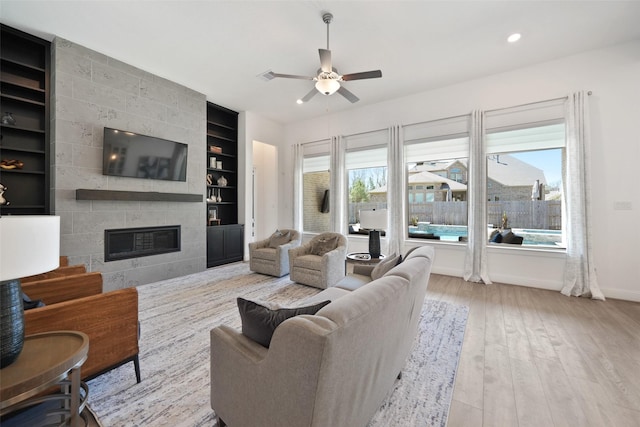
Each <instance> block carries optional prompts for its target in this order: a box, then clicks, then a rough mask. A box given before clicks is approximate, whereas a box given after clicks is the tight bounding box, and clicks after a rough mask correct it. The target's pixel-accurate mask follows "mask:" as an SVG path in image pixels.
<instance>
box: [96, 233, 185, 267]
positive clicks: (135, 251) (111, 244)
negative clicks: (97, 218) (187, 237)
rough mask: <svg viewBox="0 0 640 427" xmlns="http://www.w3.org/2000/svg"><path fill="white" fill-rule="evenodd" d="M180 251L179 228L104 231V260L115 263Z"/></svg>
mask: <svg viewBox="0 0 640 427" xmlns="http://www.w3.org/2000/svg"><path fill="white" fill-rule="evenodd" d="M179 251H180V226H179V225H170V226H163V227H140V228H120V229H114V230H105V231H104V260H105V261H117V260H121V259H128V258H138V257H143V256H149V255H158V254H164V253H168V252H179Z"/></svg>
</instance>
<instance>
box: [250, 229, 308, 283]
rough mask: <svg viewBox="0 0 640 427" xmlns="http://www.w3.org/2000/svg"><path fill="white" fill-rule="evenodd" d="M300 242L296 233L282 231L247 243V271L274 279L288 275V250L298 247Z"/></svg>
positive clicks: (294, 231) (299, 237)
mask: <svg viewBox="0 0 640 427" xmlns="http://www.w3.org/2000/svg"><path fill="white" fill-rule="evenodd" d="M301 240H302V239H301V236H300V233H299V232H298V231H296V230H287V229H282V230H279V231H276V232H275V233H274V234H272V235H271V236H270V237H269V238H267V239H264V240H260V241H257V242H251V243H249V269H250V270H251V271H255V272H256V273H262V274H268V275H270V276H275V277H282V276H284V275H286V274H289V249H292V248H296V247H298V246H300V242H301Z"/></svg>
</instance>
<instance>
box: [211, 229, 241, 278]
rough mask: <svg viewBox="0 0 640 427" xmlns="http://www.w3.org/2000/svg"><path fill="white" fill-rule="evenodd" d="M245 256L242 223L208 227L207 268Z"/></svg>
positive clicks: (239, 259) (238, 259)
mask: <svg viewBox="0 0 640 427" xmlns="http://www.w3.org/2000/svg"><path fill="white" fill-rule="evenodd" d="M243 257H244V226H243V225H242V224H231V225H219V226H211V227H207V268H208V267H215V266H217V265H222V264H227V263H230V262H236V261H242V259H243Z"/></svg>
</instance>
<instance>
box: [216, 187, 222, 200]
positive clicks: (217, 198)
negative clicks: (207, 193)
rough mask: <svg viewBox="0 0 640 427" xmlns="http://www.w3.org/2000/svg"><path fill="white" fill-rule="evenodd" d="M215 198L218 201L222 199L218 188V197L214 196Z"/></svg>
mask: <svg viewBox="0 0 640 427" xmlns="http://www.w3.org/2000/svg"><path fill="white" fill-rule="evenodd" d="M216 200H217V201H218V203H220V202H221V201H222V196H221V195H220V189H218V197H216Z"/></svg>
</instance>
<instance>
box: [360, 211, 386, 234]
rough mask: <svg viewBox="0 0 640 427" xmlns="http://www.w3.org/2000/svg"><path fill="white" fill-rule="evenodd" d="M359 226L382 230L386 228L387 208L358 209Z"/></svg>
mask: <svg viewBox="0 0 640 427" xmlns="http://www.w3.org/2000/svg"><path fill="white" fill-rule="evenodd" d="M360 227H362V228H366V229H367V230H384V229H386V228H387V210H386V209H378V210H371V211H360Z"/></svg>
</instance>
